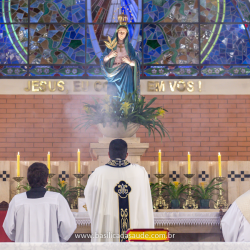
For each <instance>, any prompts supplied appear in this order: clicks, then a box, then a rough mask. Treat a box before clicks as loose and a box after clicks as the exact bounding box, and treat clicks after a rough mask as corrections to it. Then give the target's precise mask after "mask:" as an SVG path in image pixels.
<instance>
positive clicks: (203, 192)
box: [192, 178, 221, 208]
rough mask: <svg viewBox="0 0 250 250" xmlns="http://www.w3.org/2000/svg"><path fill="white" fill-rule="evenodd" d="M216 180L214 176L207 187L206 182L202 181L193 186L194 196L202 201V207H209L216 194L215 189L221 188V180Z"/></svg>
mask: <svg viewBox="0 0 250 250" xmlns="http://www.w3.org/2000/svg"><path fill="white" fill-rule="evenodd" d="M214 182H215V178H213V179H212V180H211V181H210V182H209V184H208V185H207V186H206V187H205V183H204V182H201V183H200V185H195V186H193V188H192V189H193V190H194V197H195V198H196V199H197V200H199V201H200V208H209V202H210V200H212V198H213V196H214V195H215V193H214V191H215V190H219V188H218V187H217V186H219V185H220V184H221V182H220V183H214Z"/></svg>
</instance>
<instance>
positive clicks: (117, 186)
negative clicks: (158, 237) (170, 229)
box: [84, 139, 154, 242]
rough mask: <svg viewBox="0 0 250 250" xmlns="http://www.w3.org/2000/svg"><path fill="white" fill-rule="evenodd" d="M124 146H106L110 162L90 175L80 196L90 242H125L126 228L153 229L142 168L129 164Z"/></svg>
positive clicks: (116, 142) (119, 142) (115, 143)
mask: <svg viewBox="0 0 250 250" xmlns="http://www.w3.org/2000/svg"><path fill="white" fill-rule="evenodd" d="M127 156H128V153H127V143H126V142H125V141H124V140H122V139H115V140H113V141H111V143H110V145H109V157H110V161H109V162H107V164H105V165H104V166H100V167H98V168H96V169H95V171H94V172H93V173H92V174H91V175H90V177H89V179H88V183H87V186H86V188H85V191H84V194H85V198H86V205H87V209H88V212H89V216H90V219H91V233H92V242H103V241H106V242H107V241H110V242H113V241H114V242H119V241H126V232H127V230H128V229H129V228H133V229H136V228H154V217H153V205H152V198H151V191H150V186H149V180H148V173H147V172H146V170H145V168H144V167H142V166H139V165H137V164H132V163H129V162H128V161H127V160H126V158H127Z"/></svg>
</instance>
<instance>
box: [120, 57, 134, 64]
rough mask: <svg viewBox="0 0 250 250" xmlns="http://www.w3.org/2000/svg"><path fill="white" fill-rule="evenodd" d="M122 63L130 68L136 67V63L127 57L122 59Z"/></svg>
mask: <svg viewBox="0 0 250 250" xmlns="http://www.w3.org/2000/svg"><path fill="white" fill-rule="evenodd" d="M122 61H123V62H124V63H127V64H129V65H130V66H135V64H134V62H133V61H131V60H130V59H129V58H128V57H126V56H125V57H123V58H122Z"/></svg>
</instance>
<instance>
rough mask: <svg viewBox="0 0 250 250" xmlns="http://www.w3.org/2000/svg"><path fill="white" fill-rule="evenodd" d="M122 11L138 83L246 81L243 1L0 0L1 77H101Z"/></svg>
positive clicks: (249, 57)
mask: <svg viewBox="0 0 250 250" xmlns="http://www.w3.org/2000/svg"><path fill="white" fill-rule="evenodd" d="M122 12H124V13H126V14H127V16H128V22H129V24H128V28H129V40H130V42H131V44H132V45H133V47H134V48H135V50H136V53H137V54H138V56H139V58H140V61H141V69H142V72H141V78H148V77H152V78H156V77H161V78H162V77H164V76H165V77H171V78H175V77H176V78H178V77H192V78H200V77H226V76H231V77H244V76H245V77H249V74H250V72H249V70H250V69H249V65H250V39H249V37H250V27H249V25H250V2H249V1H248V0H2V4H0V76H2V77H7V78H11V77H17V76H18V77H20V78H21V77H25V78H27V77H36V76H43V77H45V78H46V77H51V76H54V77H58V78H62V77H76V78H77V77H79V78H85V77H87V78H91V77H102V73H101V71H100V67H99V59H100V57H101V55H102V52H103V51H104V50H105V43H104V41H106V40H107V39H108V36H110V37H112V36H113V34H114V31H115V30H116V27H117V16H118V15H119V14H120V13H122ZM248 64H249V65H248Z"/></svg>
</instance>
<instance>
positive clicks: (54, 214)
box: [3, 163, 76, 242]
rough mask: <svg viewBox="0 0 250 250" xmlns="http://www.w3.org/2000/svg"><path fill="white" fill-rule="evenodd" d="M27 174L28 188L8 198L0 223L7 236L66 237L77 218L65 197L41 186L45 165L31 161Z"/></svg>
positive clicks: (22, 239)
mask: <svg viewBox="0 0 250 250" xmlns="http://www.w3.org/2000/svg"><path fill="white" fill-rule="evenodd" d="M27 175H28V176H27V179H28V182H29V185H30V186H31V190H30V191H27V192H24V193H21V194H18V195H15V196H14V197H13V199H12V200H11V202H10V204H9V209H8V212H7V215H6V217H5V220H4V223H3V228H4V230H5V232H6V234H7V236H8V237H9V238H10V239H11V240H12V241H15V242H60V241H67V240H68V239H69V238H70V237H71V235H72V234H73V232H74V231H75V229H76V221H75V218H74V216H73V214H72V212H71V210H70V208H69V204H68V202H67V201H66V199H65V198H64V197H63V196H62V195H61V194H59V193H56V192H49V191H46V189H45V188H44V187H45V185H46V184H47V179H48V168H47V166H46V165H45V164H43V163H33V164H32V165H31V166H30V167H29V168H28V174H27Z"/></svg>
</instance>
